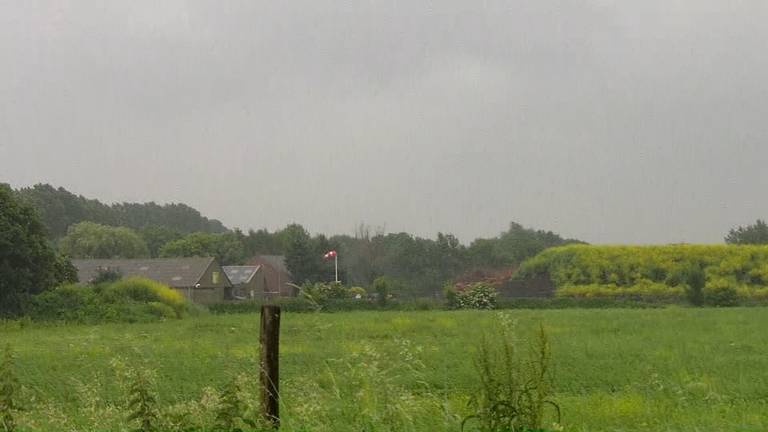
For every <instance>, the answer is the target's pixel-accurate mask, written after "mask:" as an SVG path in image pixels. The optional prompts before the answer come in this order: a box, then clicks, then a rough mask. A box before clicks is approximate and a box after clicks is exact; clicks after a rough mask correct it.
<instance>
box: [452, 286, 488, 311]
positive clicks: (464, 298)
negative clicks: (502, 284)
mask: <svg viewBox="0 0 768 432" xmlns="http://www.w3.org/2000/svg"><path fill="white" fill-rule="evenodd" d="M496 297H497V293H496V288H494V287H493V286H492V285H490V284H487V283H485V282H478V283H475V284H472V285H470V286H468V287H467V288H466V289H464V291H458V292H456V297H455V302H456V303H457V305H458V308H460V309H494V308H495V307H496ZM449 301H453V300H449Z"/></svg>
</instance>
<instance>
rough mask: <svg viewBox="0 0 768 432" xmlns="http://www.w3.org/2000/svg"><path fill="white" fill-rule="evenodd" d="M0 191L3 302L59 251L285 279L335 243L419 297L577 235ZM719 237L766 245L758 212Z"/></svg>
mask: <svg viewBox="0 0 768 432" xmlns="http://www.w3.org/2000/svg"><path fill="white" fill-rule="evenodd" d="M0 192H1V196H0V198H1V199H2V204H3V206H2V208H0V209H1V210H2V214H1V215H0V224H1V225H0V230H1V231H2V236H0V302H2V303H3V304H17V305H18V304H20V302H21V300H20V299H21V297H23V294H22V295H20V297H19V296H17V294H18V293H27V294H29V293H35V292H39V291H40V290H44V289H46V288H49V287H51V286H55V285H56V284H58V283H61V282H62V281H67V280H71V279H72V278H73V276H74V277H76V274H74V273H75V272H74V271H73V268H72V266H71V263H69V261H68V258H147V257H186V256H215V257H216V258H218V260H219V261H220V262H221V263H222V264H223V265H234V264H243V263H246V262H247V261H248V260H249V258H251V257H253V256H256V255H283V256H285V258H286V264H287V267H288V269H289V271H290V272H291V273H292V275H293V277H294V280H295V282H297V283H303V282H316V281H329V280H332V279H333V265H332V263H329V262H326V261H324V260H323V258H322V256H323V254H324V253H325V252H327V251H329V250H336V251H338V253H339V264H340V276H341V279H342V281H343V282H344V283H345V284H347V285H348V286H362V287H371V286H372V285H373V282H374V281H375V280H376V279H377V278H386V279H387V281H388V284H389V286H390V287H391V290H392V291H393V292H395V293H397V294H398V295H401V296H413V297H422V296H433V295H437V294H439V293H440V292H441V290H442V288H443V286H444V285H445V283H446V281H450V280H453V279H454V278H457V277H458V276H460V275H462V274H464V273H466V272H468V271H470V270H476V269H500V268H511V267H515V266H517V265H518V264H520V263H521V262H522V261H524V260H525V259H526V258H529V257H532V256H535V255H536V254H538V253H539V252H541V251H543V250H544V249H547V248H549V247H553V246H560V245H564V244H569V243H580V242H579V241H578V240H574V239H566V238H563V237H561V236H560V235H558V234H556V233H553V232H551V231H544V230H536V229H531V228H526V227H524V226H522V225H520V224H518V223H515V222H512V223H510V225H509V227H508V228H507V229H506V230H505V231H504V232H502V233H500V234H499V235H497V236H495V237H491V238H478V239H475V240H474V241H472V242H471V243H470V244H469V245H464V244H462V243H461V242H459V240H458V239H457V238H456V237H455V236H454V235H452V234H449V233H438V234H437V235H436V236H435V237H434V238H423V237H420V236H416V235H413V234H410V233H405V232H400V233H386V232H384V230H381V229H373V228H371V227H369V226H366V225H360V226H359V227H357V229H356V230H355V232H354V233H353V234H348V235H334V236H330V237H328V236H326V235H324V234H314V235H313V234H311V233H310V232H309V231H308V230H307V229H306V228H304V227H303V226H301V225H299V224H295V223H294V224H289V225H287V226H285V227H284V228H282V229H279V230H276V231H269V230H267V229H259V230H249V231H247V232H243V231H241V230H239V229H233V230H232V229H227V228H226V227H225V226H224V225H223V224H222V223H221V222H219V221H217V220H214V219H208V218H206V217H204V216H202V215H201V214H200V213H199V212H198V211H197V210H195V209H193V208H191V207H189V206H187V205H184V204H167V205H158V204H155V203H148V204H138V203H122V204H112V205H108V204H104V203H101V202H99V201H98V200H93V199H88V198H85V197H83V196H79V195H75V194H73V193H71V192H69V191H67V190H65V189H63V188H54V187H52V186H50V185H36V186H33V187H30V188H22V189H19V190H16V191H14V190H12V189H11V188H10V187H9V186H7V185H2V190H1V191H0ZM726 242H727V243H735V244H745V243H752V244H754V243H768V226H767V225H766V224H765V222H763V221H761V220H758V221H757V223H756V224H754V225H748V226H745V227H737V228H734V229H733V230H731V231H730V232H729V233H728V235H727V237H726ZM20 269H23V270H20ZM14 292H16V294H14Z"/></svg>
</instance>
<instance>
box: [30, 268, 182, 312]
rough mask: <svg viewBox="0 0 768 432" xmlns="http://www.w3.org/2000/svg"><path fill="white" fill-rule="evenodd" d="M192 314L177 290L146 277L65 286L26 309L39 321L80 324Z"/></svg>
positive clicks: (35, 297) (43, 296)
mask: <svg viewBox="0 0 768 432" xmlns="http://www.w3.org/2000/svg"><path fill="white" fill-rule="evenodd" d="M189 311H190V305H189V303H188V302H187V301H186V299H185V298H184V297H183V296H182V295H181V294H179V292H178V291H175V290H173V289H171V288H169V287H167V286H165V285H163V284H161V283H159V282H155V281H152V280H149V279H144V278H128V279H123V280H118V281H116V282H112V283H105V284H100V285H87V286H81V285H64V286H60V287H57V288H55V289H52V290H49V291H46V292H44V293H42V294H38V295H36V296H34V297H32V298H31V299H30V300H29V302H28V303H27V305H26V307H25V313H26V314H27V316H29V317H30V318H31V319H33V320H36V321H65V322H77V323H99V322H146V321H157V320H159V319H169V318H170V319H178V318H182V317H184V316H185V315H186V314H187V313H189Z"/></svg>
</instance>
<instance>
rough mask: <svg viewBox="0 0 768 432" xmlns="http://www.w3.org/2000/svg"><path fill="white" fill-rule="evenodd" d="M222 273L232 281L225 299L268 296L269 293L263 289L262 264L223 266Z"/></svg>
mask: <svg viewBox="0 0 768 432" xmlns="http://www.w3.org/2000/svg"><path fill="white" fill-rule="evenodd" d="M222 268H223V269H224V273H226V274H227V278H228V279H229V281H230V282H232V292H231V295H228V296H226V297H227V300H245V299H255V298H269V296H270V293H269V292H268V291H265V288H266V277H265V276H264V270H263V266H261V265H256V266H224V267H222Z"/></svg>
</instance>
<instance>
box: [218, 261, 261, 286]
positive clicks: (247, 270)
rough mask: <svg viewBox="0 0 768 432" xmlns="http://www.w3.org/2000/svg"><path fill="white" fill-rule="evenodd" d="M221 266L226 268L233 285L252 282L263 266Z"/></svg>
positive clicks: (225, 271)
mask: <svg viewBox="0 0 768 432" xmlns="http://www.w3.org/2000/svg"><path fill="white" fill-rule="evenodd" d="M221 268H222V269H224V273H226V274H227V277H228V278H229V280H230V282H232V285H240V284H247V283H248V282H250V281H251V279H253V276H254V275H256V273H257V272H258V271H259V269H260V268H261V266H260V265H257V266H223V267H221Z"/></svg>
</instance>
